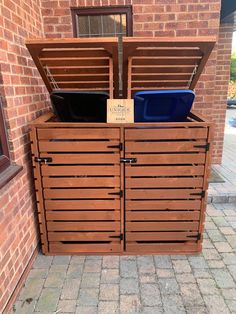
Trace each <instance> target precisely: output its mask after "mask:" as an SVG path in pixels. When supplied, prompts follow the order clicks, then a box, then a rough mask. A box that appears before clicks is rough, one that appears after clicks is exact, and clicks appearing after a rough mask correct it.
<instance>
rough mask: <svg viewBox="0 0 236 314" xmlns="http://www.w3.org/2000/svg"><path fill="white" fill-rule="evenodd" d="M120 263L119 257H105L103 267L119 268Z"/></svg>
mask: <svg viewBox="0 0 236 314" xmlns="http://www.w3.org/2000/svg"><path fill="white" fill-rule="evenodd" d="M119 262H120V258H119V256H103V259H102V267H103V268H119Z"/></svg>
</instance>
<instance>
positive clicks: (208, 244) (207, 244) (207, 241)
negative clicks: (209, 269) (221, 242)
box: [203, 239, 214, 249]
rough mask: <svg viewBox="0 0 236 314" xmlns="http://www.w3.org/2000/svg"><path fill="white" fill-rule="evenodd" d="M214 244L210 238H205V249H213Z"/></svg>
mask: <svg viewBox="0 0 236 314" xmlns="http://www.w3.org/2000/svg"><path fill="white" fill-rule="evenodd" d="M213 248H214V245H213V244H212V241H211V240H210V239H203V249H213Z"/></svg>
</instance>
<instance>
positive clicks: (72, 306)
mask: <svg viewBox="0 0 236 314" xmlns="http://www.w3.org/2000/svg"><path fill="white" fill-rule="evenodd" d="M57 310H58V311H60V312H59V313H61V312H62V311H63V312H66V313H75V310H76V300H59V302H58V305H57Z"/></svg>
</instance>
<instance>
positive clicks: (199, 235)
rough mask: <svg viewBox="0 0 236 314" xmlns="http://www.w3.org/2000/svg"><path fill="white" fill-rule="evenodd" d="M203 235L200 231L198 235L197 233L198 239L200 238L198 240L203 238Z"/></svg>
mask: <svg viewBox="0 0 236 314" xmlns="http://www.w3.org/2000/svg"><path fill="white" fill-rule="evenodd" d="M201 237H202V234H201V233H198V235H197V240H198V241H199V240H201Z"/></svg>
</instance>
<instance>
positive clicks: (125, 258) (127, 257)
mask: <svg viewBox="0 0 236 314" xmlns="http://www.w3.org/2000/svg"><path fill="white" fill-rule="evenodd" d="M136 259H137V257H136V256H135V255H123V256H120V261H134V262H135V261H136Z"/></svg>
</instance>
